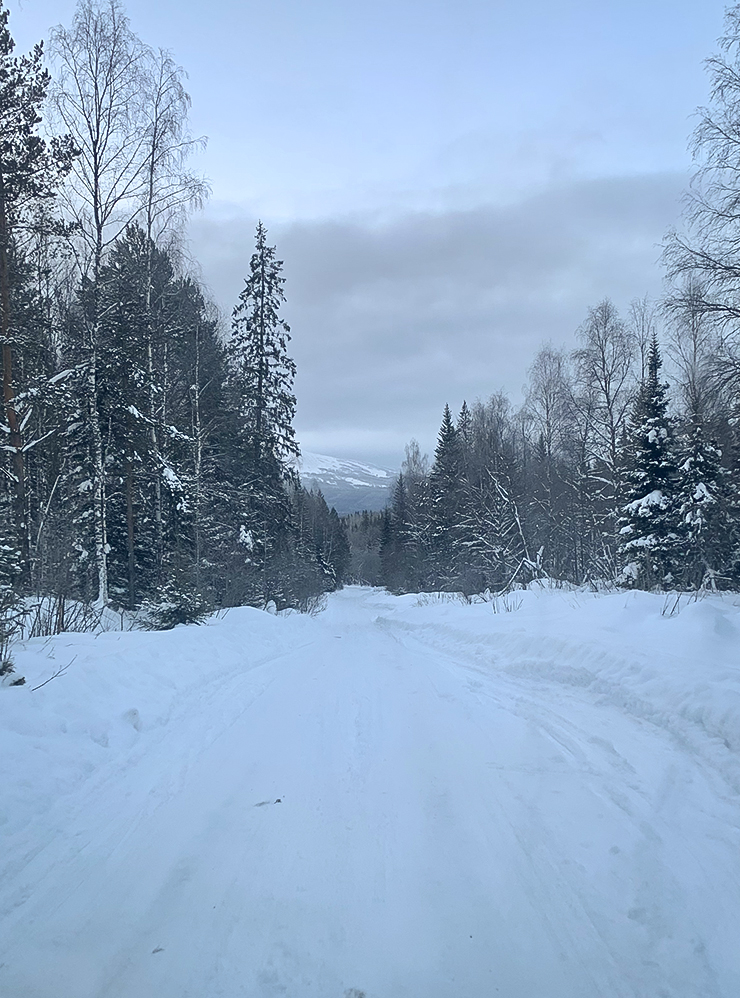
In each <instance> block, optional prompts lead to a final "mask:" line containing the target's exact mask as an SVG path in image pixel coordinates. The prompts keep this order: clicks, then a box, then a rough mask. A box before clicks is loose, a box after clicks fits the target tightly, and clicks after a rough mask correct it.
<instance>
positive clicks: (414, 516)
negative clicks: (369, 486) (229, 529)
mask: <svg viewBox="0 0 740 998" xmlns="http://www.w3.org/2000/svg"><path fill="white" fill-rule="evenodd" d="M707 64H708V68H709V72H710V78H711V88H710V99H709V102H708V104H707V105H706V107H702V108H700V109H699V115H698V116H699V123H698V125H697V127H696V130H695V132H694V135H693V153H694V156H695V158H696V162H697V169H696V173H695V176H694V178H693V182H692V185H691V187H690V189H689V191H688V192H687V194H686V199H685V200H686V210H685V215H684V224H683V227H682V229H681V230H676V231H673V232H670V233H669V234H668V236H667V238H666V240H665V245H664V253H663V261H664V264H665V266H666V274H667V281H668V291H667V293H666V295H665V297H664V299H663V300H662V301H660V302H656V303H653V304H651V303H650V302H648V301H647V300H646V299H643V300H637V301H634V302H633V303H632V305H631V307H630V314H629V316H628V317H627V318H626V319H623V318H622V317H620V315H619V314H618V312H617V310H616V308H615V307H614V305H613V304H612V302H611V301H610V300H608V299H605V300H603V301H601V302H600V303H599V304H597V305H596V306H595V307H593V308H591V309H589V311H588V315H587V318H586V320H585V321H584V323H583V324H582V326H581V327H580V329H579V330H578V334H577V335H578V344H577V347H576V348H575V349H574V350H571V351H568V350H564V349H555V348H554V347H552V346H551V345H548V346H545V347H543V348H542V349H541V350H540V351H539V353H538V354H537V356H536V357H535V359H534V362H533V363H532V365H531V367H530V370H529V381H528V385H527V386H526V389H525V400H524V404H523V405H522V406H521V407H519V408H518V409H516V410H515V409H514V407H513V406H512V405H511V403H510V401H509V400H508V398H507V397H506V396H504V395H500V394H499V395H494V396H492V397H491V398H490V399H489V400H488V401H487V402H477V403H476V404H475V405H473V406H472V407H470V408H469V407H468V406H467V405H466V404H463V406H462V409H461V411H460V413H459V414H458V415H457V417H456V418H455V419H453V416H452V414H451V412H450V410H449V408H445V411H444V416H443V419H442V425H441V428H440V431H439V437H438V442H437V447H436V451H435V454H434V459H433V462H432V466H431V468H428V467H427V465H426V462H425V460H424V459H422V458H421V456H420V454H419V450H418V445H416V444H412V446H411V447H410V448H409V449H407V456H406V461H405V462H404V465H403V469H402V473H401V475H399V478H398V481H397V483H396V486H395V491H394V494H393V499H392V503H391V506H390V509H389V510H388V511H387V513H386V514H385V515H384V516H383V517H382V518H381V521H380V523H379V524H376V525H375V528H376V529H378V528H379V535H378V543H377V554H378V577H379V579H380V580H382V581H383V582H384V583H385V584H386V585H388V586H389V587H390V588H392V589H394V590H396V591H407V590H417V589H448V590H458V591H462V592H465V593H472V592H480V591H482V590H484V589H491V590H500V589H505V588H506V587H508V586H510V585H512V584H514V583H515V582H527V581H529V580H531V579H533V578H536V577H551V578H555V579H562V580H569V581H571V582H573V583H578V584H581V583H585V582H591V583H592V584H595V585H598V584H601V583H607V582H608V583H616V584H620V585H624V586H629V587H636V588H643V589H654V588H658V589H674V588H678V589H687V590H696V589H698V588H700V587H709V588H735V587H737V586H738V584H740V297H739V290H740V255H738V249H737V248H738V244H739V242H740V153H739V152H738V150H740V113H739V112H740V5H735V6H733V7H731V8H729V9H728V10H727V12H726V22H725V32H724V34H723V36H722V38H721V39H720V51H719V53H718V54H717V55H715V56H713V57H712V58H711V59H709V60H708V63H707ZM659 333H660V336H659ZM664 360H667V361H668V362H669V364H667V365H666V366H670V369H671V372H672V377H671V385H670V387H669V385H668V384H667V382H666V381H664V380H663V367H664ZM370 529H371V525H370V524H368V530H370ZM366 533H367V532H366ZM363 536H364V535H363ZM367 536H370V534H369V533H367Z"/></svg>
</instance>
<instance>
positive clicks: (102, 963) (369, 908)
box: [0, 588, 740, 998]
mask: <svg viewBox="0 0 740 998" xmlns="http://www.w3.org/2000/svg"><path fill="white" fill-rule="evenodd" d="M738 604H740V599H739V598H738V597H731V596H725V597H708V598H706V599H704V600H700V601H698V602H691V603H687V604H686V605H685V606H683V607H682V606H681V605H679V607H678V608H676V609H677V612H675V613H674V614H673V615H672V616H671V615H670V610H672V609H674V607H673V606H671V605H670V604H669V602H666V600H665V599H664V598H663V597H660V596H655V595H649V594H645V593H633V594H624V593H622V594H611V595H600V596H597V595H590V594H586V593H582V592H564V591H558V590H550V591H540V592H535V591H528V592H523V593H519V594H513V595H512V596H510V597H508V598H507V599H506V600H499V601H498V602H497V603H496V604H495V605H494V606H492V605H491V604H490V603H489V604H478V605H463V604H460V603H456V602H449V601H445V600H443V599H441V598H435V597H432V596H430V597H427V598H422V599H421V600H420V599H419V598H418V597H415V596H408V597H400V598H398V597H393V596H390V595H387V594H385V593H382V592H380V591H378V590H370V589H358V588H350V589H346V590H344V591H343V592H340V593H337V594H335V595H333V596H332V597H331V598H330V602H329V606H328V608H327V609H326V610H325V611H324V612H323V613H321V614H319V615H317V616H315V617H308V616H299V615H289V616H274V615H271V614H268V613H264V612H261V611H258V610H254V609H237V610H232V611H230V612H228V613H227V614H225V615H224V616H222V617H221V618H219V619H212V620H211V621H210V622H208V623H207V624H205V625H203V626H201V627H193V626H191V627H179V628H177V629H176V630H174V631H171V632H167V633H143V632H127V633H104V634H100V635H98V636H94V635H90V634H65V635H60V636H58V637H56V638H53V639H50V640H42V639H36V640H33V641H29V642H27V644H26V645H25V647H24V648H23V649H21V650H20V651H19V652H18V654H17V656H16V659H17V666H18V671H19V672H22V673H24V674H25V675H26V677H27V680H28V682H27V685H26V686H24V687H19V688H12V689H8V688H4V689H1V690H0V718H1V721H0V723H1V726H2V731H1V733H0V767H1V769H2V773H1V774H0V778H1V779H2V784H1V786H2V791H1V797H0V822H1V824H0V840H1V845H2V848H1V849H0V995H2V996H3V998H150V996H151V998H218V996H225V998H238V996H244V998H268V996H270V998H271V996H287V998H309V996H315V998H358V996H361V995H364V996H366V998H496V996H499V995H500V996H501V998H598V996H604V998H622V996H625V998H627V996H629V998H633V996H640V998H715V996H721V998H737V996H738V995H740V793H739V792H740V607H739V605H738ZM666 609H668V612H665V613H663V612H662V611H664V610H666ZM494 610H497V611H498V612H494ZM507 611H510V612H507ZM67 662H71V663H72V664H71V665H70V666H69V669H68V670H67V672H66V673H65V674H64V675H61V676H59V677H58V678H56V679H54V680H53V681H51V682H49V683H47V684H46V685H45V686H44V687H42V688H41V689H38V690H36V691H35V692H32V691H31V687H32V686H36V685H38V684H39V683H41V682H43V681H44V680H45V679H46V678H47V677H48V676H50V675H51V674H52V673H53V672H54V671H55V670H56V669H58V668H59V667H60V666H62V665H64V664H66V663H67Z"/></svg>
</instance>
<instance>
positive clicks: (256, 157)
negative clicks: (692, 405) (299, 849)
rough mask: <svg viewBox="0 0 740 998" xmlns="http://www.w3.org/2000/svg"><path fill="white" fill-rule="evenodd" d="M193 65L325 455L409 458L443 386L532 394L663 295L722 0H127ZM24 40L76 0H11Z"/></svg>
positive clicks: (225, 260) (193, 88) (224, 262)
mask: <svg viewBox="0 0 740 998" xmlns="http://www.w3.org/2000/svg"><path fill="white" fill-rule="evenodd" d="M126 6H127V10H128V13H129V17H130V20H131V24H132V27H133V29H134V30H135V31H136V32H137V34H139V36H140V37H141V38H142V39H143V40H144V41H146V42H148V43H149V44H151V45H153V46H155V47H163V48H167V49H169V50H171V52H172V53H173V55H174V57H175V59H176V60H177V61H178V62H179V63H180V64H181V65H182V66H183V67H184V68H185V69H186V71H187V72H188V74H189V81H188V89H189V92H190V94H191V97H192V100H193V109H192V126H193V131H194V132H195V133H196V134H198V135H206V136H208V147H207V150H206V152H205V153H204V154H203V155H202V156H201V157H199V160H198V167H199V168H200V169H201V170H202V171H203V172H204V173H205V174H206V175H207V176H208V177H209V179H210V181H211V185H212V190H213V197H212V199H211V202H210V204H209V206H208V207H207V208H206V210H205V211H204V212H203V213H202V214H201V215H200V216H198V217H196V218H194V219H193V221H192V224H191V227H190V237H191V252H192V254H193V256H194V257H195V258H196V259H197V260H198V261H199V263H200V267H201V271H202V275H203V278H204V279H205V281H206V283H207V284H208V286H209V287H210V288H211V290H212V292H213V294H214V296H215V298H216V300H217V301H218V303H219V304H220V305H221V307H222V309H223V311H224V313H225V314H227V315H228V314H229V313H230V311H231V308H232V306H233V304H234V302H235V300H236V296H237V295H238V293H239V291H240V289H241V286H242V283H243V278H244V275H245V272H246V268H247V267H248V263H249V257H250V254H251V251H252V245H253V233H254V226H255V223H256V220H257V218H258V217H261V218H262V220H263V221H264V223H265V224H266V225H267V227H268V230H269V234H270V237H271V240H272V241H274V242H275V243H276V244H277V247H278V255H279V257H280V258H282V259H283V260H284V261H285V276H286V279H287V283H286V294H287V296H288V303H287V306H286V308H285V316H286V318H287V320H288V321H289V322H290V324H291V327H292V330H293V344H292V347H293V354H294V356H295V359H296V362H297V365H298V377H297V381H296V391H297V395H298V419H297V430H298V435H299V438H300V440H301V442H302V444H303V446H304V447H305V448H306V449H307V450H314V451H320V452H323V453H328V454H334V455H336V456H340V457H342V456H344V457H356V458H360V459H363V458H364V459H366V460H370V461H374V462H375V463H378V464H381V465H383V466H386V467H391V468H393V467H396V466H397V465H398V463H399V461H400V459H401V457H402V454H403V445H404V443H405V442H406V441H407V440H408V439H409V438H410V437H412V436H415V437H417V438H418V439H419V440H420V441H421V443H422V446H423V447H424V448H425V449H427V450H431V449H432V448H433V445H434V438H435V436H436V430H437V428H438V425H439V421H440V416H441V410H442V407H443V406H444V403H445V402H447V401H449V403H450V404H451V405H452V406H453V407H454V408H455V409H457V408H458V407H459V405H460V403H461V402H462V400H463V398H467V399H468V401H473V400H474V399H475V398H477V397H481V398H484V397H486V396H487V395H489V394H490V393H491V392H493V391H498V390H501V389H504V390H506V391H508V392H509V393H511V395H512V396H513V397H514V398H515V399H518V398H519V397H520V393H521V388H522V384H523V383H524V381H525V379H526V372H527V367H528V365H529V363H530V362H531V359H532V356H533V354H534V352H535V351H536V349H537V347H538V346H539V345H540V344H541V343H542V342H543V341H547V340H552V341H553V343H555V344H558V345H560V344H567V345H571V344H572V342H573V333H574V330H575V329H576V328H577V326H578V325H579V323H580V322H581V321H582V320H583V318H584V317H585V314H586V311H587V309H588V307H589V306H590V305H594V304H596V303H597V302H598V301H599V300H600V299H601V298H603V297H605V296H609V297H611V298H612V299H613V300H614V302H615V303H616V304H617V306H618V307H619V308H620V309H624V310H626V308H627V305H628V303H629V301H630V300H631V299H633V298H636V297H642V296H643V295H645V294H650V295H654V296H655V295H658V294H660V291H661V287H662V273H661V269H660V266H659V264H658V257H659V255H660V245H659V244H660V241H661V239H662V237H663V235H664V233H665V231H666V229H667V228H669V227H670V226H672V225H675V224H677V223H678V221H679V217H680V210H681V205H680V197H681V192H682V190H683V189H684V188H685V186H686V183H687V180H688V177H689V175H690V172H691V162H690V158H689V155H688V153H687V140H688V137H689V134H690V131H691V129H692V127H693V124H692V113H693V111H694V110H695V108H696V107H697V105H699V104H701V103H703V102H704V101H705V100H706V96H707V92H708V83H707V77H706V73H705V71H704V67H703V60H704V59H705V58H706V57H707V56H708V55H710V54H711V53H712V52H714V51H715V50H716V38H717V36H718V35H719V34H720V32H721V29H722V20H723V11H724V4H723V3H721V2H716V0H702V2H701V3H698V2H696V0H599V2H598V3H596V2H595V0H558V2H554V0H437V2H433V0H392V2H390V0H373V2H369V0H310V2H309V0H259V2H249V0H247V2H244V0H210V2H209V3H208V4H206V5H204V4H202V3H198V4H195V3H192V2H190V0H156V2H152V0H130V2H129V3H128V4H127V5H126ZM10 7H11V30H12V32H13V34H14V36H15V38H16V41H17V43H18V46H19V49H21V50H22V49H25V48H28V47H29V45H30V44H31V43H32V42H33V41H35V40H37V39H38V38H42V37H46V36H47V35H48V29H49V27H50V26H51V25H53V24H56V23H60V22H61V23H64V24H70V23H71V20H72V14H73V11H74V3H73V2H70V0H23V3H22V4H19V3H18V2H16V3H15V4H13V3H12V2H11V3H10Z"/></svg>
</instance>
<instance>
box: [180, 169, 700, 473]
mask: <svg viewBox="0 0 740 998" xmlns="http://www.w3.org/2000/svg"><path fill="white" fill-rule="evenodd" d="M685 182H686V178H685V177H684V176H682V175H678V174H656V175H648V176H636V177H619V178H610V179H599V180H591V181H581V182H579V183H572V184H570V185H568V186H562V187H557V188H551V189H549V190H545V191H543V192H540V193H538V194H536V195H533V196H530V197H529V198H527V199H525V200H522V201H520V202H518V203H516V204H511V205H507V206H491V205H486V206H482V207H480V208H477V209H475V210H465V211H448V212H439V213H426V214H424V213H414V214H407V215H404V216H400V217H397V218H395V219H394V220H391V221H384V222H382V223H378V222H373V221H372V220H362V219H360V220H358V219H349V220H347V219H344V220H343V219H334V220H325V221H301V222H295V223H292V224H281V225H274V226H270V223H269V219H264V221H265V222H266V223H267V224H268V227H269V228H270V235H271V237H272V239H273V240H274V241H275V242H276V243H277V246H278V254H279V256H280V257H281V258H282V259H284V261H285V271H284V273H285V277H286V294H287V297H288V304H287V306H286V309H285V314H286V318H287V319H288V321H289V322H290V324H291V326H292V329H293V344H292V345H293V353H294V356H295V359H296V363H297V365H298V378H297V382H296V389H297V393H298V401H299V412H298V431H299V435H300V436H302V437H303V439H304V441H305V442H306V444H307V445H308V446H310V448H311V449H313V450H321V449H322V448H323V449H326V450H330V451H332V452H334V453H337V454H338V455H340V456H354V457H365V458H367V459H369V460H376V461H378V462H379V463H385V464H386V465H387V464H389V463H391V464H395V463H397V461H398V459H399V456H400V454H401V453H402V449H403V443H404V442H405V441H406V440H408V438H409V437H410V436H412V435H414V436H417V437H419V438H420V439H422V442H423V443H425V444H426V446H427V447H431V446H432V445H433V440H434V434H435V431H436V428H437V424H438V422H439V417H440V412H441V408H442V406H443V405H444V403H445V401H449V402H450V403H451V404H452V405H454V406H457V405H459V404H460V402H461V400H462V399H463V398H464V397H465V398H467V399H468V400H471V399H474V398H476V397H485V396H487V395H488V394H490V393H491V392H492V391H496V390H499V389H501V388H503V389H505V390H507V391H509V392H511V393H512V394H513V395H515V396H516V395H518V393H519V390H520V388H521V385H522V383H523V381H524V380H525V377H526V370H527V367H528V365H529V363H530V361H531V358H532V355H533V353H534V351H535V350H536V349H537V347H538V345H539V344H540V343H541V342H542V341H543V340H552V341H553V342H555V343H571V342H572V336H573V332H574V330H575V329H576V327H577V326H578V325H579V323H580V322H581V321H582V320H583V318H584V316H585V313H586V309H587V308H588V307H589V305H593V304H595V303H596V302H597V301H598V300H600V299H601V298H603V297H604V296H606V295H608V296H609V297H611V298H612V299H613V300H614V301H615V302H616V304H617V305H618V306H621V307H624V306H626V304H627V303H628V302H629V300H630V299H632V298H634V297H637V296H642V295H643V294H645V293H650V294H653V295H655V294H659V293H660V289H661V276H662V275H661V270H660V267H659V266H658V263H657V261H658V257H659V253H660V248H659V243H660V241H661V239H662V237H663V234H664V232H665V231H666V229H667V228H668V227H669V226H671V225H673V224H675V222H676V220H677V217H678V214H679V210H680V205H679V200H680V194H681V190H682V188H683V187H684V185H685ZM254 221H255V220H253V219H251V218H246V217H231V218H229V217H225V213H224V212H221V214H220V217H209V216H207V215H205V216H202V217H200V218H199V219H196V220H194V222H193V223H192V227H191V239H192V247H193V254H194V256H195V257H196V258H197V259H198V260H199V261H200V263H201V266H202V269H203V274H204V277H205V279H206V281H207V283H208V284H209V285H210V287H211V288H212V290H213V292H214V294H215V295H216V297H217V299H218V300H219V301H220V302H221V304H222V305H223V306H224V308H225V309H227V310H230V308H231V305H232V304H233V302H234V301H235V300H236V296H237V295H238V293H239V290H240V288H241V286H242V283H243V277H244V273H245V272H246V269H247V267H248V264H249V258H250V255H251V251H252V239H253V230H254Z"/></svg>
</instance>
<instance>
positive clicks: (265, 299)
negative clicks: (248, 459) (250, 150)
mask: <svg viewBox="0 0 740 998" xmlns="http://www.w3.org/2000/svg"><path fill="white" fill-rule="evenodd" d="M282 268H283V264H282V261H281V260H278V259H277V257H276V255H275V247H274V246H268V245H267V229H266V228H265V226H264V225H263V224H262V222H259V223H258V225H257V232H256V238H255V251H254V253H253V254H252V260H251V263H250V270H249V274H248V276H247V278H246V280H245V283H244V288H243V289H242V291H241V294H240V295H239V302H238V304H237V305H236V307H235V308H234V312H233V318H232V324H231V328H232V337H231V342H230V344H229V357H230V360H231V366H232V370H233V374H234V385H235V389H236V392H237V398H238V404H239V406H240V409H241V413H242V416H243V419H244V426H245V432H246V434H247V437H248V439H249V448H250V450H251V454H252V463H253V466H254V468H255V469H262V470H266V469H268V468H269V469H270V470H274V472H275V473H277V474H278V475H279V476H280V477H285V474H286V472H287V467H288V465H287V459H289V458H290V457H297V456H298V455H299V448H298V444H297V443H296V439H295V431H294V429H293V418H294V416H295V407H296V400H295V395H294V393H293V381H294V379H295V363H294V362H293V360H292V359H291V357H290V356H289V354H288V343H289V342H290V327H289V326H288V324H287V322H285V320H284V319H283V318H282V317H281V315H280V309H281V307H282V305H283V303H284V302H285V294H284V292H283V284H284V283H285V278H284V277H283V276H282Z"/></svg>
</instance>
